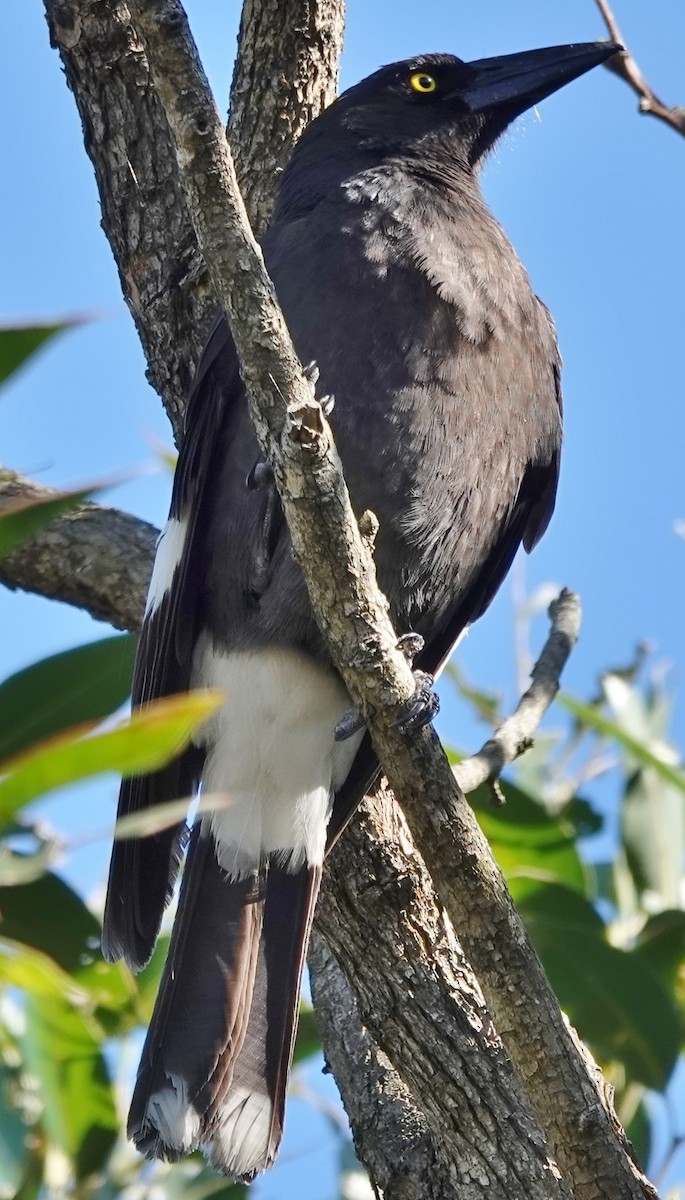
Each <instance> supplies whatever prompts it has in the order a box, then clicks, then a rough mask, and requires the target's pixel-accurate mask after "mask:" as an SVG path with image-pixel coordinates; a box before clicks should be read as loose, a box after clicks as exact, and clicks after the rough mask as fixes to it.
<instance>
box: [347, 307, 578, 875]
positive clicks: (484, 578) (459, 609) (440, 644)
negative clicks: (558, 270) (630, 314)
mask: <svg viewBox="0 0 685 1200" xmlns="http://www.w3.org/2000/svg"><path fill="white" fill-rule="evenodd" d="M545 311H546V310H545ZM550 323H551V318H550ZM554 345H555V347H556V340H555V343H554ZM551 369H552V372H553V377H554V388H555V395H556V402H557V405H558V407H559V413H560V415H561V384H560V362H559V358H558V354H557V355H556V356H553V360H552V364H551ZM559 451H560V443H559V442H555V443H554V444H551V445H550V446H549V453H548V454H547V455H546V456H544V457H543V459H542V461H540V462H537V463H530V464H529V466H528V469H527V470H526V472H525V474H524V477H523V481H522V483H521V487H520V489H519V493H518V496H517V499H516V503H515V504H514V506H513V508H512V509H511V511H510V513H509V515H508V518H507V520H506V521H505V523H504V525H503V527H502V528H501V530H500V533H499V537H498V538H497V541H496V542H495V544H494V546H493V548H492V550H491V552H490V554H489V555H488V556H487V558H486V559H485V561H484V562H483V564H482V566H481V568H480V570H479V571H478V573H477V574H476V575H475V577H474V578H473V580H472V581H471V584H470V586H469V588H468V589H467V591H466V592H464V594H463V595H460V596H459V597H458V598H457V600H456V601H455V604H454V607H453V608H452V610H451V612H450V613H449V614H448V617H447V619H446V621H445V622H444V623H443V625H442V626H441V627H440V629H438V630H436V631H435V633H434V634H433V636H432V637H430V638H427V639H426V644H425V646H424V648H423V650H422V651H421V653H420V654H419V655H418V656H417V659H416V662H415V666H416V667H418V668H419V669H420V670H422V671H428V672H429V673H430V674H431V675H434V676H435V675H437V674H438V673H439V672H440V670H441V669H442V667H443V666H444V664H445V663H446V662H447V660H448V658H449V657H450V655H451V653H452V651H453V649H454V647H455V645H456V644H457V642H458V640H459V638H460V636H461V634H462V633H463V631H464V629H466V627H467V625H471V624H472V623H473V622H474V621H477V620H478V618H479V617H481V616H482V615H483V613H484V612H485V611H486V609H487V608H488V607H489V606H490V604H491V603H492V601H493V600H494V598H495V595H496V593H497V592H498V590H499V588H500V587H501V585H502V583H503V581H504V578H505V576H506V574H507V572H508V571H509V568H510V566H511V564H512V562H513V560H514V556H515V554H516V551H517V550H518V548H519V546H520V545H523V546H524V548H525V549H526V550H527V551H530V550H532V549H533V547H534V546H535V545H537V543H538V542H539V540H540V538H541V537H542V535H543V533H544V532H545V529H546V528H547V526H548V524H549V521H550V518H551V516H552V511H553V509H554V501H555V497H556V492H557V483H558V479H559ZM379 774H380V768H379V765H378V759H377V758H376V755H375V752H374V750H373V746H372V745H371V738H370V737H369V735H368V734H366V735H365V737H364V740H363V742H362V744H361V746H360V747H359V750H358V752H357V756H356V758H355V760H354V763H353V765H352V768H351V770H350V772H349V774H348V776H347V779H346V780H345V782H344V784H343V785H342V787H341V788H340V790H339V791H338V792H337V794H336V797H335V801H334V804H333V812H332V815H331V819H330V822H329V826H328V840H327V843H326V853H328V852H329V851H330V849H331V848H332V846H333V845H334V844H335V842H336V841H337V839H338V838H339V837H340V834H341V833H342V831H343V830H344V828H345V826H346V825H347V823H348V821H349V820H350V819H351V817H352V815H353V813H354V811H355V809H356V807H357V805H358V804H359V802H360V800H361V799H362V797H363V796H364V795H365V793H366V792H368V791H369V789H370V788H371V787H373V785H374V783H375V782H376V780H377V779H378V776H379Z"/></svg>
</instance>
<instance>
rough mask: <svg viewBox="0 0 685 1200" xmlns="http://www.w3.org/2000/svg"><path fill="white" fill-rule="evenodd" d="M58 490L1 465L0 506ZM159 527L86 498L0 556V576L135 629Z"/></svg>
mask: <svg viewBox="0 0 685 1200" xmlns="http://www.w3.org/2000/svg"><path fill="white" fill-rule="evenodd" d="M58 495H59V493H58V492H55V491H53V489H52V488H47V487H43V486H41V485H40V484H37V483H34V482H33V481H32V480H30V479H25V478H24V477H23V476H22V475H16V474H13V473H11V472H9V471H5V470H3V472H2V479H0V512H1V511H2V509H3V508H4V507H6V506H7V505H8V503H9V502H11V501H16V500H17V499H21V500H38V499H45V498H47V497H50V496H58ZM156 539H157V530H156V529H155V528H154V526H153V525H148V523H147V521H139V520H138V519H137V518H136V517H131V516H129V515H128V513H123V512H119V511H118V510H117V509H116V508H107V507H105V506H103V505H99V504H84V506H83V507H82V508H80V509H77V510H76V511H75V512H72V513H69V514H68V515H67V516H64V517H60V518H59V520H57V521H53V522H52V524H51V525H49V526H48V528H47V529H46V530H45V531H44V532H43V533H41V534H40V535H39V536H38V537H35V538H32V539H31V541H30V542H27V543H26V545H24V546H21V547H20V548H19V549H18V550H15V551H14V553H13V554H9V555H8V556H7V558H3V559H0V583H4V584H5V586H6V587H9V588H12V589H13V590H14V589H16V588H21V589H22V590H23V591H27V592H34V593H35V594H36V595H39V596H47V597H49V598H50V599H53V600H63V601H65V603H67V604H73V605H75V606H76V607H77V608H83V609H85V611H86V612H87V613H90V615H91V617H94V618H95V619H96V620H98V621H109V623H110V625H114V627H115V628H116V629H131V630H137V629H138V628H139V626H140V621H141V618H142V614H143V605H144V600H145V593H146V591H147V585H148V581H149V578H150V569H151V566H152V558H153V555H154V548H155V541H156Z"/></svg>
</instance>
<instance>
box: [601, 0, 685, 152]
mask: <svg viewBox="0 0 685 1200" xmlns="http://www.w3.org/2000/svg"><path fill="white" fill-rule="evenodd" d="M597 7H598V9H599V11H600V13H601V14H602V17H603V19H604V23H605V25H606V27H607V30H608V32H609V36H610V38H611V39H612V41H614V42H617V43H618V45H619V46H624V39H623V37H622V35H621V30H620V29H619V27H618V22H617V21H616V18H615V16H614V14H613V12H612V11H611V8H610V7H609V4H608V3H607V0H597ZM604 66H605V67H606V69H607V71H612V72H613V74H614V75H618V77H619V79H622V80H623V81H624V83H627V84H628V87H630V88H632V89H633V91H634V92H635V94H636V95H637V96H638V97H639V101H640V103H639V108H640V112H642V113H647V114H648V115H649V116H652V117H657V118H658V120H659V121H663V122H664V123H665V124H666V125H670V127H671V129H675V131H676V133H679V134H680V135H681V137H685V108H683V107H682V105H674V106H673V107H672V108H669V107H668V105H667V104H664V102H663V100H660V99H659V97H658V96H657V95H656V93H655V92H654V91H653V90H652V88H651V87H650V86H649V84H648V83H647V80H646V79H645V77H644V75H643V74H642V71H641V70H640V68H639V67H638V65H637V63H636V61H635V59H634V58H633V56H632V54H631V53H630V51H629V50H626V49H623V50H620V51H619V53H618V54H614V55H612V57H611V58H609V59H607V61H606V62H605V64H604Z"/></svg>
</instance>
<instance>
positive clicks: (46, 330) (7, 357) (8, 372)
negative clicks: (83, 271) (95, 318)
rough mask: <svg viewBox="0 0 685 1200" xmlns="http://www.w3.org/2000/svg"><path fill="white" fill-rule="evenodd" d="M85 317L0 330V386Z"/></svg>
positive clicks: (34, 323)
mask: <svg viewBox="0 0 685 1200" xmlns="http://www.w3.org/2000/svg"><path fill="white" fill-rule="evenodd" d="M86 319H87V318H85V317H66V318H64V319H63V320H61V321H49V322H45V323H44V324H41V323H39V322H37V321H36V322H30V323H28V322H27V323H26V324H22V325H19V324H17V325H6V326H5V327H4V328H3V329H0V384H2V383H5V382H6V381H7V380H8V379H10V378H11V376H12V375H14V374H15V372H16V371H18V370H19V368H20V367H23V366H24V365H25V364H26V363H27V362H28V361H29V359H31V358H32V357H33V355H34V354H36V353H37V351H38V350H40V349H42V347H43V346H45V345H47V343H48V342H50V341H52V339H53V338H54V337H56V336H57V334H59V333H63V332H64V331H65V330H66V329H71V328H73V327H74V326H75V325H80V324H81V323H82V322H83V321H84V320H86Z"/></svg>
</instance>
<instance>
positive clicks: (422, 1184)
mask: <svg viewBox="0 0 685 1200" xmlns="http://www.w3.org/2000/svg"><path fill="white" fill-rule="evenodd" d="M360 863H363V870H360ZM326 876H327V878H326V882H327V886H326V888H325V889H324V893H323V896H322V899H321V902H320V904H319V908H318V912H317V928H318V929H319V930H320V932H321V933H322V934H323V937H324V939H325V943H326V945H327V946H328V947H329V948H330V950H332V952H333V954H334V955H335V958H336V959H337V960H338V962H339V963H340V964H341V965H342V967H343V971H344V973H345V975H349V977H350V978H352V979H354V995H355V1004H356V1008H357V1012H358V1016H359V1018H360V1019H361V1025H362V1030H361V1035H359V1034H357V1033H354V1034H353V1037H352V1039H350V1038H349V1037H348V1036H344V1035H343V1034H341V1032H340V1031H339V1029H336V1026H337V1021H336V1022H335V1025H334V1027H333V1029H329V1028H328V1025H326V1026H325V1032H326V1046H327V1049H328V1051H329V1052H330V1047H331V1044H332V1043H335V1040H336V1038H338V1039H340V1040H341V1042H342V1045H341V1050H342V1051H343V1053H340V1054H339V1059H340V1060H341V1061H342V1062H343V1064H344V1067H343V1070H342V1071H338V1072H337V1074H336V1077H337V1079H338V1082H339V1085H340V1088H341V1092H342V1095H343V1099H344V1100H345V1105H346V1107H347V1108H348V1111H350V1112H351V1113H352V1114H356V1120H355V1121H354V1123H353V1128H354V1130H355V1141H356V1143H357V1148H358V1152H359V1154H360V1157H361V1158H362V1160H363V1161H365V1162H367V1163H369V1164H370V1165H371V1164H372V1166H373V1178H374V1180H375V1182H376V1184H377V1185H378V1186H380V1188H381V1190H382V1192H383V1194H384V1195H385V1196H386V1197H387V1196H388V1194H391V1195H392V1194H393V1190H394V1192H395V1194H396V1195H398V1196H400V1195H401V1196H403V1197H405V1196H406V1197H410V1196H416V1197H417V1200H418V1197H423V1196H424V1195H428V1196H439V1197H455V1198H456V1197H458V1198H459V1200H477V1198H478V1200H480V1198H481V1197H482V1196H483V1195H487V1196H491V1197H493V1200H495V1198H496V1200H500V1197H501V1200H516V1198H518V1197H520V1198H521V1200H528V1198H529V1197H536V1196H555V1197H562V1196H570V1194H571V1193H570V1190H568V1188H567V1185H565V1184H564V1183H563V1182H562V1181H561V1176H560V1172H559V1171H558V1170H557V1168H556V1166H555V1165H554V1163H552V1162H551V1161H550V1159H549V1157H548V1154H547V1151H546V1147H545V1141H544V1138H543V1137H542V1135H541V1133H540V1130H539V1128H538V1126H537V1124H536V1122H535V1121H534V1120H531V1119H530V1115H529V1107H528V1102H527V1099H526V1097H525V1094H524V1093H523V1090H522V1088H521V1085H520V1082H519V1081H518V1079H517V1077H516V1075H515V1073H514V1072H513V1070H512V1068H511V1064H510V1062H509V1059H508V1057H507V1054H506V1052H505V1050H504V1048H503V1046H502V1043H501V1040H500V1038H499V1037H498V1035H497V1033H496V1031H495V1029H494V1026H493V1024H492V1020H491V1018H490V1016H489V1014H488V1011H487V1009H486V1007H485V1003H484V1001H483V997H482V994H481V992H480V988H479V987H478V984H477V982H476V979H475V976H474V975H473V972H472V970H471V968H470V966H469V964H468V962H467V961H466V959H465V958H464V955H463V953H462V951H461V948H460V946H459V944H458V942H457V940H456V938H455V935H454V931H453V929H452V926H451V923H450V921H449V919H448V917H447V916H446V914H445V912H444V910H443V909H442V907H441V906H440V905H439V902H438V900H437V897H436V896H435V893H434V891H433V887H432V884H431V880H430V876H429V875H428V873H427V871H426V868H425V866H424V864H423V862H422V859H421V857H420V855H419V854H418V853H417V851H416V848H415V846H414V844H413V842H412V839H411V836H410V834H409V830H408V828H407V824H406V822H405V820H404V818H403V816H402V814H401V812H400V810H399V809H398V807H397V805H396V804H395V803H394V799H393V797H392V794H391V793H390V792H389V791H382V792H380V793H379V794H378V795H377V796H376V797H375V798H374V801H373V803H372V804H365V805H364V808H363V810H362V813H361V816H360V820H359V821H356V822H355V823H354V826H353V828H352V829H351V830H350V832H349V835H348V837H347V838H345V839H344V840H343V842H342V843H340V844H339V845H338V846H336V848H335V850H334V851H333V853H332V855H331V857H330V859H329V861H328V866H327V871H326ZM313 957H314V964H315V966H318V967H319V969H318V970H316V971H315V972H314V977H313V995H314V1000H315V1002H316V1003H317V1010H319V1011H320V1001H321V998H322V993H324V992H325V991H326V990H328V992H329V995H328V1004H327V1006H326V1011H327V1012H328V1013H330V1012H331V1008H332V1003H331V1001H332V996H331V995H330V993H331V992H332V993H333V995H334V996H336V997H338V998H339V1001H340V1002H341V1003H342V1004H343V1005H349V1004H350V1001H349V1000H346V995H345V987H344V985H343V986H342V988H341V986H340V983H339V981H338V980H337V977H336V976H335V975H333V974H332V973H330V967H329V968H328V970H327V969H326V966H327V960H326V957H325V954H324V953H323V951H322V950H321V947H320V946H319V948H318V949H316V950H315V952H314V956H313ZM371 1035H373V1037H372V1036H371ZM374 1040H375V1041H379V1042H380V1043H381V1045H382V1050H379V1049H378V1047H377V1045H376V1044H374ZM364 1057H366V1068H365V1071H364V1076H366V1078H367V1079H368V1078H369V1074H371V1072H373V1074H375V1075H376V1078H377V1082H376V1094H374V1095H373V1097H372V1098H369V1096H368V1095H367V1093H366V1090H365V1089H364V1088H360V1087H359V1066H360V1059H361V1062H362V1063H363V1062H364ZM379 1097H380V1098H379ZM382 1104H386V1105H389V1104H392V1105H393V1106H394V1108H395V1131H396V1132H397V1133H399V1134H400V1139H401V1140H400V1144H399V1145H396V1144H395V1142H394V1141H388V1140H387V1139H386V1138H378V1137H377V1136H374V1123H375V1121H377V1115H376V1114H377V1111H378V1107H379V1105H382ZM407 1137H408V1140H407V1141H404V1139H405V1138H407ZM495 1145H496V1152H495V1153H493V1148H494V1146H495ZM400 1181H401V1184H402V1188H401V1189H400V1187H399V1184H400Z"/></svg>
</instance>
